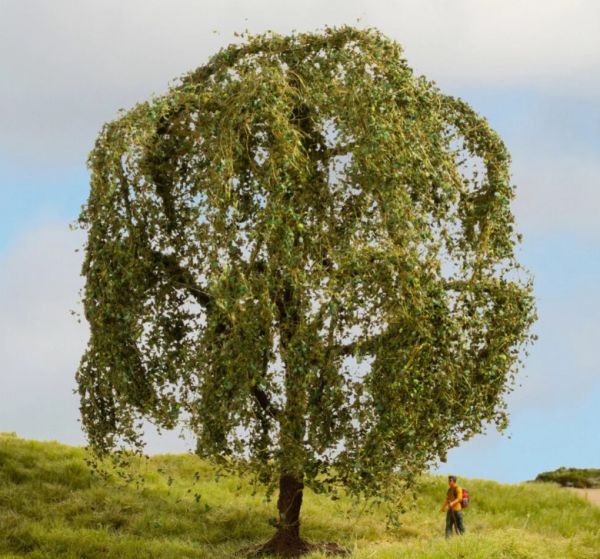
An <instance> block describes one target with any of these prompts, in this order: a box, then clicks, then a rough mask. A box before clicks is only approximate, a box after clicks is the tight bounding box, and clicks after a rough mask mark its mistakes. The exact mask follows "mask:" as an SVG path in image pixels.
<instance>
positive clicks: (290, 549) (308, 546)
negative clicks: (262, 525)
mask: <svg viewBox="0 0 600 559" xmlns="http://www.w3.org/2000/svg"><path fill="white" fill-rule="evenodd" d="M313 551H319V552H321V553H323V554H324V555H331V556H338V557H341V556H345V555H349V554H350V550H349V549H347V548H345V547H342V546H340V545H338V544H337V543H334V542H324V543H311V542H307V541H306V540H303V539H300V538H298V539H294V540H293V541H292V540H282V539H281V538H277V536H275V537H273V538H272V539H270V540H269V541H268V542H266V543H264V544H261V545H259V546H258V547H252V548H246V549H243V550H241V551H240V552H239V555H241V556H244V557H247V558H248V559H254V558H258V557H265V556H271V557H302V556H303V555H306V554H308V553H311V552H313Z"/></svg>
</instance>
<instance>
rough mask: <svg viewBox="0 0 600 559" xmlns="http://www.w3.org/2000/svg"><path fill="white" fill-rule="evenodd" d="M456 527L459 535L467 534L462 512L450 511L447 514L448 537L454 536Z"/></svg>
mask: <svg viewBox="0 0 600 559" xmlns="http://www.w3.org/2000/svg"><path fill="white" fill-rule="evenodd" d="M454 527H456V530H457V532H458V533H459V534H464V533H465V525H464V522H463V513H462V512H461V511H457V510H452V509H448V510H447V512H446V537H447V538H449V537H450V536H451V535H452V529H453V528H454Z"/></svg>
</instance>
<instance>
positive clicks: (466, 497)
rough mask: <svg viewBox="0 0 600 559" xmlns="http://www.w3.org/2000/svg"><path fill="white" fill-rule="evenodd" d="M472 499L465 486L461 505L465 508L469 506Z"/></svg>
mask: <svg viewBox="0 0 600 559" xmlns="http://www.w3.org/2000/svg"><path fill="white" fill-rule="evenodd" d="M470 500H471V496H470V495H469V492H468V491H467V490H466V489H465V488H464V487H463V488H462V501H461V503H460V506H461V507H462V508H463V509H466V508H467V507H468V506H469V501H470Z"/></svg>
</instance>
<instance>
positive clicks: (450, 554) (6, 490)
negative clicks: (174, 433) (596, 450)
mask: <svg viewBox="0 0 600 559" xmlns="http://www.w3.org/2000/svg"><path fill="white" fill-rule="evenodd" d="M84 459H85V451H84V450H83V449H81V448H75V447H68V446H64V445H61V444H58V443H52V442H37V441H30V440H22V439H19V438H17V437H15V436H8V435H0V558H3V559H8V558H17V557H30V558H39V559H42V558H44V559H46V558H59V557H60V558H64V559H74V558H78V559H79V558H86V559H95V558H103V559H104V558H114V559H129V558H131V559H134V558H135V559H145V558H148V559H157V558H165V559H166V558H177V559H186V558H211V559H213V558H214V559H220V558H229V557H233V556H235V554H236V552H237V551H239V550H240V549H242V548H244V547H247V546H249V545H253V544H257V543H260V542H261V541H264V540H266V539H267V538H268V537H269V536H270V535H271V534H272V532H273V528H272V527H271V525H270V524H269V522H270V520H271V519H273V518H274V516H275V504H274V502H270V503H269V502H266V501H265V500H264V498H263V497H262V496H261V495H260V494H257V495H253V494H252V485H251V483H250V482H249V481H247V480H243V479H239V478H232V477H228V478H220V479H217V478H216V476H215V471H214V469H213V468H212V467H211V466H210V465H208V464H207V463H205V462H202V461H201V460H200V459H198V458H197V457H196V456H192V455H160V456H155V457H152V458H151V459H150V460H148V461H146V462H141V465H140V466H139V470H140V471H141V473H143V475H144V477H145V480H146V482H145V484H144V485H143V486H142V487H141V488H139V489H136V487H135V485H125V484H123V483H122V482H120V481H119V480H118V479H116V478H115V479H112V480H103V479H101V478H98V477H97V476H93V475H92V474H91V473H90V471H89V470H88V468H87V466H86V464H85V462H84ZM459 481H460V480H459ZM464 485H465V486H466V487H468V489H469V491H470V493H471V495H472V504H471V506H470V507H469V509H468V511H466V512H465V524H466V528H467V530H468V533H467V535H465V536H464V537H462V538H452V539H451V540H449V541H446V540H445V539H444V538H443V535H442V534H443V523H444V516H443V514H441V513H439V512H438V510H439V507H440V503H441V501H442V500H443V497H444V495H445V489H446V487H445V480H444V479H443V478H441V477H433V476H431V477H430V476H427V477H424V478H423V479H422V480H421V482H420V486H419V497H418V499H417V503H416V507H415V508H414V509H412V510H411V511H410V512H408V513H406V514H405V515H403V517H402V525H401V526H399V527H395V528H390V529H386V525H385V514H384V511H382V510H361V509H359V508H357V507H353V506H352V503H351V502H350V501H349V500H347V499H340V500H338V501H331V500H329V499H327V498H325V497H321V496H316V495H314V494H312V493H310V492H307V494H306V497H305V504H304V507H303V512H302V522H303V525H302V529H303V534H304V536H305V537H306V538H308V539H310V540H312V541H336V542H338V543H341V544H342V545H345V546H347V547H349V548H351V549H352V550H353V553H352V557H353V558H355V559H367V558H368V559H392V558H393V559H405V558H419V559H421V558H430V559H434V558H435V559H438V558H439V559H442V558H443V559H448V558H451V559H452V558H456V559H459V558H481V559H506V558H518V559H537V558H539V559H542V558H543V559H546V558H547V557H557V558H573V559H600V507H593V506H592V505H590V504H589V503H586V502H585V501H583V500H582V499H580V498H579V497H577V496H576V495H573V494H571V493H570V492H568V491H566V490H562V489H560V488H558V487H556V486H554V485H548V484H537V483H526V484H519V485H501V484H498V483H495V482H493V481H483V480H475V479H473V480H467V481H465V482H464ZM308 557H310V558H311V559H316V558H317V557H321V555H319V554H318V553H315V554H312V555H310V556H308Z"/></svg>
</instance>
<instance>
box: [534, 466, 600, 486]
mask: <svg viewBox="0 0 600 559" xmlns="http://www.w3.org/2000/svg"><path fill="white" fill-rule="evenodd" d="M535 481H548V482H554V483H558V484H560V485H562V486H563V487H580V488H584V489H585V488H600V470H599V469H594V468H564V467H563V468H558V469H557V470H554V471H552V472H542V473H541V474H538V476H537V477H536V478H535Z"/></svg>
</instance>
